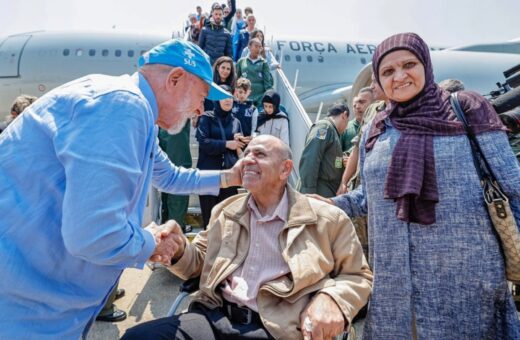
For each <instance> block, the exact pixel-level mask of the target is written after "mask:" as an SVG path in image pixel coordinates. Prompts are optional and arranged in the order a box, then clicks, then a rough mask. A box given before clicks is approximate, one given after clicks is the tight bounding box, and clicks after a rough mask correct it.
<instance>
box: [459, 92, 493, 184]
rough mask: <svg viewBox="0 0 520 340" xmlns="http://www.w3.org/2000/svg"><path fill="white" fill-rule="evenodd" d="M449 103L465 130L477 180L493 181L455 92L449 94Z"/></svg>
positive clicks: (487, 164)
mask: <svg viewBox="0 0 520 340" xmlns="http://www.w3.org/2000/svg"><path fill="white" fill-rule="evenodd" d="M450 102H451V106H452V107H453V110H454V111H455V114H456V115H457V118H458V119H459V121H460V122H461V123H462V126H464V130H466V135H467V136H468V139H469V144H470V146H471V151H472V156H473V163H474V164H475V169H477V173H478V176H479V178H480V179H481V180H482V181H483V180H486V179H490V180H493V181H494V180H495V177H494V176H493V173H492V172H491V168H490V166H489V163H488V161H487V160H486V157H485V156H484V153H483V152H482V149H481V148H480V145H479V143H478V141H477V138H476V137H475V134H474V133H473V130H471V128H470V127H469V125H468V121H467V119H466V115H465V114H464V111H463V110H462V107H461V106H460V102H459V98H458V96H457V92H455V93H452V94H451V97H450Z"/></svg>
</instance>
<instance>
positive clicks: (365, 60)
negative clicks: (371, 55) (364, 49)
mask: <svg viewBox="0 0 520 340" xmlns="http://www.w3.org/2000/svg"><path fill="white" fill-rule="evenodd" d="M366 63H367V59H366V58H364V57H362V58H361V64H363V65H364V64H366Z"/></svg>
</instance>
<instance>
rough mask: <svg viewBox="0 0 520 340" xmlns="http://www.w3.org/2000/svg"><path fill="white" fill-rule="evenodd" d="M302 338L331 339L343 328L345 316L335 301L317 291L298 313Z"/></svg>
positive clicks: (306, 339) (305, 339) (308, 339)
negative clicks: (299, 313)
mask: <svg viewBox="0 0 520 340" xmlns="http://www.w3.org/2000/svg"><path fill="white" fill-rule="evenodd" d="M300 327H301V330H302V334H303V339H304V340H310V339H312V340H322V339H332V338H333V337H335V336H336V335H338V334H341V332H343V331H344V330H345V318H344V317H343V313H342V312H341V310H340V309H339V307H338V305H337V304H336V302H335V301H334V300H333V299H332V298H331V297H330V296H329V295H327V294H323V293H321V294H320V293H318V294H317V295H316V296H315V297H314V298H313V299H312V300H311V302H310V303H309V304H308V305H307V307H306V308H305V309H304V310H303V312H302V314H301V315H300Z"/></svg>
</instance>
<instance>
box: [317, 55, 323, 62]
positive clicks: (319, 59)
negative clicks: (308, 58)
mask: <svg viewBox="0 0 520 340" xmlns="http://www.w3.org/2000/svg"><path fill="white" fill-rule="evenodd" d="M318 62H319V63H322V62H323V56H322V55H320V56H318Z"/></svg>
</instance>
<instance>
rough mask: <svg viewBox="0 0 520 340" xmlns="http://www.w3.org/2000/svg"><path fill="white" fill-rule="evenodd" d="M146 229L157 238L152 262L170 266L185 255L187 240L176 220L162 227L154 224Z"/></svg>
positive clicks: (151, 258)
mask: <svg viewBox="0 0 520 340" xmlns="http://www.w3.org/2000/svg"><path fill="white" fill-rule="evenodd" d="M145 229H146V230H148V231H149V232H151V233H152V235H153V236H154V238H155V250H154V252H153V254H152V256H150V261H151V262H160V263H162V264H164V265H166V266H169V265H170V264H171V261H172V260H177V259H179V258H180V257H181V256H182V255H183V254H184V247H185V245H186V239H185V238H184V235H183V232H182V230H181V227H180V226H179V224H178V223H177V222H175V221H174V220H169V221H167V222H166V223H164V224H161V225H157V224H155V223H154V222H152V223H150V224H149V225H148V226H147V227H146V228H145Z"/></svg>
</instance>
